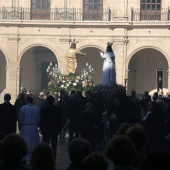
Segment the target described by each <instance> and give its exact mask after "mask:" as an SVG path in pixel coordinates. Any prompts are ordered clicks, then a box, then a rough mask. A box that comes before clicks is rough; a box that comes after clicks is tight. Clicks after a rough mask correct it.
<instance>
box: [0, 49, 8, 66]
mask: <svg viewBox="0 0 170 170" xmlns="http://www.w3.org/2000/svg"><path fill="white" fill-rule="evenodd" d="M0 51H2V54H3V55H4V56H5V60H6V67H8V65H9V58H8V57H7V54H6V52H5V50H4V49H3V48H2V47H0Z"/></svg>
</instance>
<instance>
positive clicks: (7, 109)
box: [0, 102, 17, 135]
mask: <svg viewBox="0 0 170 170" xmlns="http://www.w3.org/2000/svg"><path fill="white" fill-rule="evenodd" d="M16 122H17V113H16V108H15V106H14V105H12V104H11V103H10V102H4V103H2V104H0V133H2V134H5V135H8V134H10V133H16Z"/></svg>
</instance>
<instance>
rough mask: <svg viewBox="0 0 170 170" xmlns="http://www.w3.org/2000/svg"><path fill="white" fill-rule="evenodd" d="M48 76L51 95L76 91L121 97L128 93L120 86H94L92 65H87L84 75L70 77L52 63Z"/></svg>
mask: <svg viewBox="0 0 170 170" xmlns="http://www.w3.org/2000/svg"><path fill="white" fill-rule="evenodd" d="M47 74H48V78H49V83H48V87H47V90H48V91H49V92H50V93H51V94H55V93H56V92H57V93H60V91H61V90H65V91H68V93H70V92H71V91H72V90H74V91H84V92H86V91H88V90H90V91H91V92H92V93H93V94H95V93H99V92H101V93H112V94H114V95H117V94H118V95H120V94H124V93H126V87H125V86H123V85H119V84H110V85H102V84H97V85H94V84H93V74H94V70H93V68H92V67H91V65H88V64H87V63H86V67H84V68H83V71H82V75H80V76H79V75H76V74H75V73H69V74H68V75H66V74H62V73H61V72H60V71H59V69H58V68H57V65H55V67H53V65H52V63H50V65H49V66H48V68H47Z"/></svg>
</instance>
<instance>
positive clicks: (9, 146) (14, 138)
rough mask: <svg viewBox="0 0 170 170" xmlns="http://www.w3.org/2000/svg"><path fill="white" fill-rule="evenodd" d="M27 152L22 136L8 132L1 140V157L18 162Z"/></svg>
mask: <svg viewBox="0 0 170 170" xmlns="http://www.w3.org/2000/svg"><path fill="white" fill-rule="evenodd" d="M27 152H28V146H27V143H26V141H25V140H24V138H23V137H21V136H20V135H17V134H9V135H7V136H6V137H5V138H4V139H3V140H2V158H3V159H5V160H9V161H13V162H16V163H18V162H19V161H21V160H22V159H23V157H24V156H25V155H26V154H27Z"/></svg>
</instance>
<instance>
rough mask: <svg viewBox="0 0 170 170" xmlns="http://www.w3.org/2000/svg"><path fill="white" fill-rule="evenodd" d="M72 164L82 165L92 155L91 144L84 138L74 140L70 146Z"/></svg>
mask: <svg viewBox="0 0 170 170" xmlns="http://www.w3.org/2000/svg"><path fill="white" fill-rule="evenodd" d="M68 153H69V157H70V160H71V162H73V163H75V164H81V163H82V161H83V159H84V158H85V157H86V156H87V155H89V154H90V153H91V144H90V143H89V142H88V141H87V140H85V139H82V138H76V139H73V140H72V141H71V142H70V143H69V146H68Z"/></svg>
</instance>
